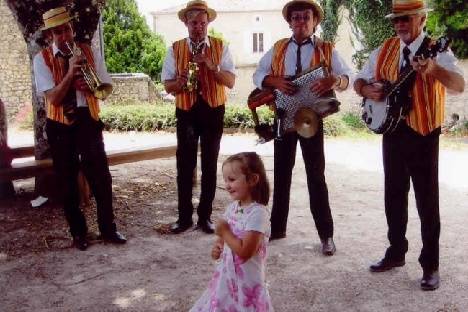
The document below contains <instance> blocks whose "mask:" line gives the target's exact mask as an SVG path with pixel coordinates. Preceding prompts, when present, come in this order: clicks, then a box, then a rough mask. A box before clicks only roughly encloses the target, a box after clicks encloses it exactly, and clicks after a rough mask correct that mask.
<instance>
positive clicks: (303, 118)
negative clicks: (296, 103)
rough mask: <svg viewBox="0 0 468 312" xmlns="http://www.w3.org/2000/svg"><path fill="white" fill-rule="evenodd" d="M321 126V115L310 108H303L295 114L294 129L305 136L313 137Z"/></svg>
mask: <svg viewBox="0 0 468 312" xmlns="http://www.w3.org/2000/svg"><path fill="white" fill-rule="evenodd" d="M318 126H319V117H318V116H317V114H316V113H315V112H314V111H313V110H312V109H310V108H301V109H299V110H298V111H297V112H296V115H295V116H294V129H295V130H296V131H297V133H298V134H299V135H300V136H302V137H304V138H311V137H313V136H314V135H315V134H316V133H317V131H318Z"/></svg>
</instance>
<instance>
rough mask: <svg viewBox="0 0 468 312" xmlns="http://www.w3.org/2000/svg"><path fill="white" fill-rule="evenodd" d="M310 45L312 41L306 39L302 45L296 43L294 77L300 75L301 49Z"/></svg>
mask: <svg viewBox="0 0 468 312" xmlns="http://www.w3.org/2000/svg"><path fill="white" fill-rule="evenodd" d="M309 43H310V44H312V40H310V38H309V39H307V40H305V41H303V42H302V43H297V42H296V44H297V54H296V75H298V74H300V73H301V72H302V59H301V47H302V46H303V45H306V44H309Z"/></svg>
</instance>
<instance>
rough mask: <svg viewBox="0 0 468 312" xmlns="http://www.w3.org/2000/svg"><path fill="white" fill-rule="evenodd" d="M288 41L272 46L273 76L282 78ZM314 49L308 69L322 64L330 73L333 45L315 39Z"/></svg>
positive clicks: (288, 39) (280, 41)
mask: <svg viewBox="0 0 468 312" xmlns="http://www.w3.org/2000/svg"><path fill="white" fill-rule="evenodd" d="M290 41H291V39H290V38H284V39H280V40H278V41H277V42H276V43H275V45H274V46H273V57H272V61H271V72H272V74H273V75H274V76H284V73H285V68H284V59H285V57H286V49H287V48H288V45H289V43H290ZM314 47H315V49H314V55H313V56H312V58H311V60H310V68H313V67H316V66H318V65H319V64H320V63H322V62H323V63H324V65H325V66H327V68H328V70H329V72H331V71H332V67H331V59H332V53H333V44H332V43H331V42H327V41H322V40H321V39H319V38H316V39H315V42H314Z"/></svg>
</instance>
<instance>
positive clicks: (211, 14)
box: [177, 7, 217, 23]
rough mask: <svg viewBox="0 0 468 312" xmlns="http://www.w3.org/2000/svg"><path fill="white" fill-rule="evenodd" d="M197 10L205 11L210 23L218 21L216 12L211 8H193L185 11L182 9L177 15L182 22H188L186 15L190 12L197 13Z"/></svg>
mask: <svg viewBox="0 0 468 312" xmlns="http://www.w3.org/2000/svg"><path fill="white" fill-rule="evenodd" d="M196 10H199V11H205V12H206V14H207V15H208V22H209V23H211V22H212V21H214V20H215V19H216V16H217V14H216V11H215V10H213V9H211V8H197V7H191V8H185V9H182V10H180V11H179V12H178V13H177V15H178V16H179V19H180V20H181V21H182V22H184V23H185V22H186V21H187V18H186V17H185V14H186V13H187V12H188V11H196Z"/></svg>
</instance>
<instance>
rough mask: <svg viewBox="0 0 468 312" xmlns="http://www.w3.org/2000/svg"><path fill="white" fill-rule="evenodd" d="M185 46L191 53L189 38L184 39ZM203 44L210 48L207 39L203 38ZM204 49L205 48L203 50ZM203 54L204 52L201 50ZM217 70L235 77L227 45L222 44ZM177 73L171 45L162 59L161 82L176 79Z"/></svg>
mask: <svg viewBox="0 0 468 312" xmlns="http://www.w3.org/2000/svg"><path fill="white" fill-rule="evenodd" d="M186 40H187V44H188V46H189V49H190V51H192V46H191V44H190V42H191V40H190V38H186ZM205 43H206V45H207V46H210V40H209V39H208V37H206V38H205ZM204 49H205V48H204ZM203 52H204V50H203ZM219 69H220V70H222V71H228V72H231V73H232V74H234V75H235V67H234V62H233V60H232V55H231V52H230V51H229V47H228V45H227V44H223V54H222V56H221V63H220V64H219ZM176 76H177V72H176V63H175V58H174V49H173V48H172V45H171V46H170V47H169V49H168V50H167V53H166V58H165V59H164V63H163V67H162V72H161V81H162V82H164V81H166V80H173V79H176Z"/></svg>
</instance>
